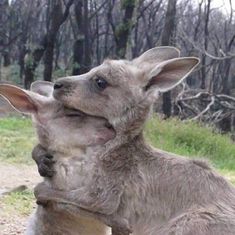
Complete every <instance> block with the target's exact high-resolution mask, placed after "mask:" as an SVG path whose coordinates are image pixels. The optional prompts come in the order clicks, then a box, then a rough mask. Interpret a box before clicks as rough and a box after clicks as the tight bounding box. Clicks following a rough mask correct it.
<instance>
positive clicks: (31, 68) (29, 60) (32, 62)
mask: <svg viewBox="0 0 235 235" xmlns="http://www.w3.org/2000/svg"><path fill="white" fill-rule="evenodd" d="M45 49H46V36H44V37H43V39H42V41H41V43H40V44H39V46H38V47H37V48H36V49H35V50H34V51H33V52H32V53H30V54H28V55H27V56H26V58H25V70H24V75H25V77H24V87H25V88H26V89H29V88H30V85H31V83H32V82H33V81H34V72H35V69H36V68H37V66H38V64H39V62H40V60H41V58H42V56H43V54H44V51H45Z"/></svg>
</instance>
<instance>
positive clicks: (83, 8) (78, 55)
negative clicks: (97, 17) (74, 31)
mask: <svg viewBox="0 0 235 235" xmlns="http://www.w3.org/2000/svg"><path fill="white" fill-rule="evenodd" d="M75 16H76V23H77V27H78V35H77V39H76V40H75V42H74V46H73V75H79V74H83V73H86V72H88V71H89V69H90V66H91V58H90V39H89V19H88V3H87V1H84V0H77V1H76V4H75Z"/></svg>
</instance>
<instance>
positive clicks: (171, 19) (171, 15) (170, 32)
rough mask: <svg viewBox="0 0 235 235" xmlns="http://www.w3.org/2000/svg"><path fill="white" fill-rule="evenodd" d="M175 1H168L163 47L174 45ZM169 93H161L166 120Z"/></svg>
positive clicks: (168, 112) (169, 110) (167, 116)
mask: <svg viewBox="0 0 235 235" xmlns="http://www.w3.org/2000/svg"><path fill="white" fill-rule="evenodd" d="M176 3H177V0H168V4H167V11H166V18H165V25H164V28H163V33H162V39H161V44H162V45H163V46H169V45H174V42H173V36H174V32H175V16H176ZM171 106H172V105H171V92H170V91H168V92H165V93H163V103H162V111H163V113H164V115H165V117H166V118H169V117H170V116H171V110H172V107H171Z"/></svg>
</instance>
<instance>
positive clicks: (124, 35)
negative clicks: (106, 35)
mask: <svg viewBox="0 0 235 235" xmlns="http://www.w3.org/2000/svg"><path fill="white" fill-rule="evenodd" d="M135 5H136V0H122V1H121V7H122V9H123V10H124V17H123V18H122V21H121V23H119V25H118V26H115V27H113V29H114V37H115V42H116V55H117V57H118V58H124V57H125V54H126V48H127V43H128V37H129V34H130V32H131V29H132V24H133V22H132V17H133V13H134V9H135Z"/></svg>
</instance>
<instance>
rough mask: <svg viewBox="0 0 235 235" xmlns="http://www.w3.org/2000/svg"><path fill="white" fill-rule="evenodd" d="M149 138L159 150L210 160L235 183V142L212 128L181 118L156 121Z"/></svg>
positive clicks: (150, 125) (148, 131)
mask: <svg viewBox="0 0 235 235" xmlns="http://www.w3.org/2000/svg"><path fill="white" fill-rule="evenodd" d="M145 136H146V138H147V140H148V141H149V142H150V143H151V144H152V145H153V146H155V147H157V148H160V149H163V150H165V151H169V152H173V153H176V154H179V155H184V156H188V157H196V158H204V159H208V160H209V162H211V164H212V165H213V166H214V167H215V168H217V169H218V170H219V171H220V172H221V173H222V174H223V175H225V176H226V177H227V178H228V179H229V180H230V181H231V182H233V183H234V184H235V143H234V142H232V141H231V139H230V137H229V136H228V135H221V134H219V133H216V132H215V131H213V129H212V128H210V127H205V126H202V125H200V124H199V123H196V122H182V121H180V120H177V119H169V120H161V119H160V118H157V117H154V118H152V119H151V120H150V121H149V122H148V123H147V125H146V128H145Z"/></svg>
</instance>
